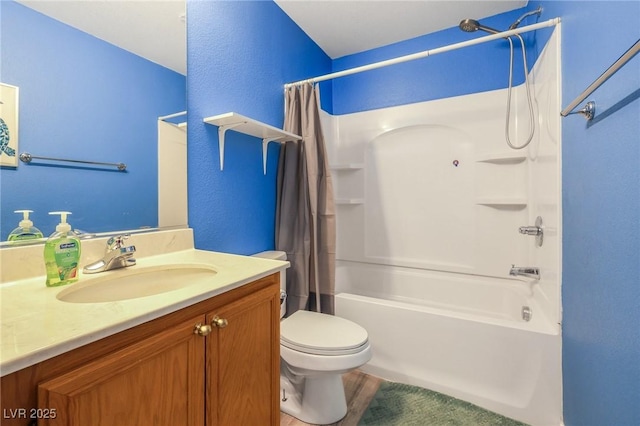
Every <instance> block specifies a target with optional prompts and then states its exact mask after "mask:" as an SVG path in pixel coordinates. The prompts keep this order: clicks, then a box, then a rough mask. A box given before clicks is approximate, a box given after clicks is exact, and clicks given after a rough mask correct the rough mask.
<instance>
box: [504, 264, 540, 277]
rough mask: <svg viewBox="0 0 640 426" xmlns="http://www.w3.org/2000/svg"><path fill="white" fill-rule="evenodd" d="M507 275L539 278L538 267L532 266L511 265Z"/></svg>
mask: <svg viewBox="0 0 640 426" xmlns="http://www.w3.org/2000/svg"><path fill="white" fill-rule="evenodd" d="M509 275H512V276H514V277H517V276H522V277H528V278H534V279H536V280H539V279H540V269H539V268H536V267H532V266H516V265H511V269H510V270H509Z"/></svg>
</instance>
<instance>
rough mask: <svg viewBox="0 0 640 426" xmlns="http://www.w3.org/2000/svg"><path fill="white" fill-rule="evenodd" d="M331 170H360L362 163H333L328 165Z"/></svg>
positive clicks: (362, 166)
mask: <svg viewBox="0 0 640 426" xmlns="http://www.w3.org/2000/svg"><path fill="white" fill-rule="evenodd" d="M329 168H330V169H331V170H336V171H340V170H360V169H363V168H364V164H362V163H345V164H334V165H332V166H329Z"/></svg>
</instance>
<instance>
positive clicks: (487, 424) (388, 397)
mask: <svg viewBox="0 0 640 426" xmlns="http://www.w3.org/2000/svg"><path fill="white" fill-rule="evenodd" d="M358 425H360V426H370V425H381V426H394V425H397V426H526V425H525V424H524V423H520V422H517V421H515V420H513V419H510V418H507V417H503V416H501V415H499V414H496V413H492V412H491V411H487V410H485V409H483V408H480V407H478V406H476V405H473V404H470V403H468V402H465V401H461V400H459V399H456V398H452V397H450V396H447V395H443V394H441V393H438V392H434V391H430V390H427V389H423V388H419V387H416V386H410V385H405V384H402V383H392V382H382V383H381V384H380V388H379V389H378V392H376V394H375V395H374V397H373V399H372V400H371V402H370V403H369V406H368V407H367V410H366V411H365V412H364V414H363V415H362V417H361V418H360V422H359V423H358Z"/></svg>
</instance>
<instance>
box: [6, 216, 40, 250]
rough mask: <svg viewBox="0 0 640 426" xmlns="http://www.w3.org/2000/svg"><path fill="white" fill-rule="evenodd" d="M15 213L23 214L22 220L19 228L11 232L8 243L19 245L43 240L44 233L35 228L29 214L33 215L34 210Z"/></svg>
mask: <svg viewBox="0 0 640 426" xmlns="http://www.w3.org/2000/svg"><path fill="white" fill-rule="evenodd" d="M14 213H22V220H21V221H20V223H19V224H18V227H17V228H16V229H14V230H13V231H11V233H10V234H9V237H8V238H7V241H11V242H14V243H18V242H21V241H28V240H37V239H38V238H43V235H42V231H40V230H39V229H38V228H36V227H35V226H33V222H32V221H31V220H29V213H33V210H14Z"/></svg>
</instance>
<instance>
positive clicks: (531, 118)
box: [504, 34, 535, 149]
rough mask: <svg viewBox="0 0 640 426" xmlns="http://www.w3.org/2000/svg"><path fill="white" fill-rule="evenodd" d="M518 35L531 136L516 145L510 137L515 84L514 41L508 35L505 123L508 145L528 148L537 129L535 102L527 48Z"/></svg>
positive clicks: (515, 147)
mask: <svg viewBox="0 0 640 426" xmlns="http://www.w3.org/2000/svg"><path fill="white" fill-rule="evenodd" d="M515 36H516V37H518V38H519V39H520V46H521V47H522V62H523V65H524V85H525V88H526V92H527V103H528V104H529V137H528V138H527V141H526V142H525V143H524V144H522V145H520V146H516V145H514V144H513V143H511V139H510V137H509V121H510V120H509V118H510V116H511V86H512V84H513V42H512V41H511V37H508V38H507V40H509V47H510V51H511V54H510V58H509V90H508V91H507V114H506V116H507V119H506V124H505V130H504V132H505V138H506V140H507V145H509V146H510V147H511V148H513V149H523V148H526V147H527V145H529V143H531V140H532V139H533V133H534V131H535V121H534V120H535V119H534V113H533V102H532V101H531V90H530V89H529V77H528V75H529V70H528V68H527V53H526V49H525V47H524V40H522V37H520V34H516V35H515Z"/></svg>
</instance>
